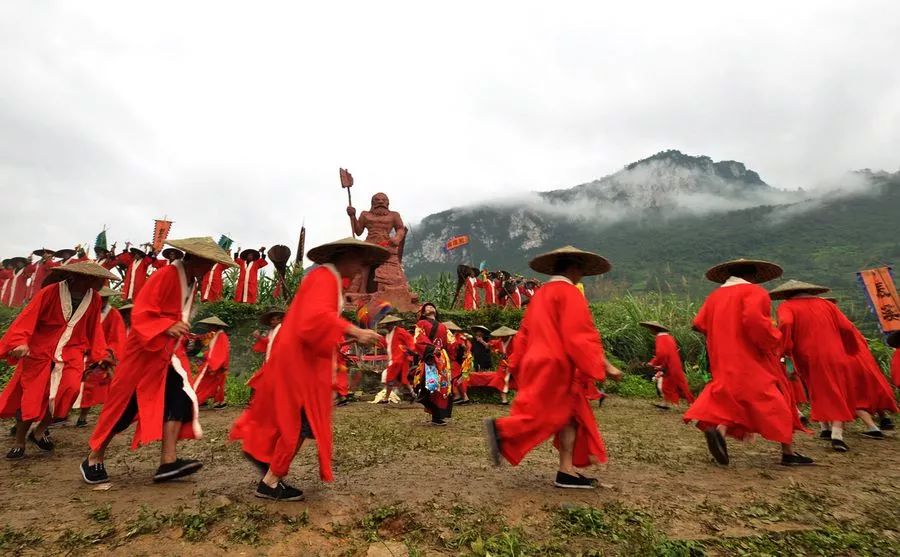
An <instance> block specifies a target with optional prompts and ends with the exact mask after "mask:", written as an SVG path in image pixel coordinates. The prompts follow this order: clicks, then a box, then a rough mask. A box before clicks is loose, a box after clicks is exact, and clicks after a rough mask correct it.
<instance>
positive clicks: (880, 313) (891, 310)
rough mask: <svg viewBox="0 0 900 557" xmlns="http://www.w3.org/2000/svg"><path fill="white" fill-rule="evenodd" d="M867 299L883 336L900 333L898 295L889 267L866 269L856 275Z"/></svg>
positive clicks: (899, 303) (899, 296)
mask: <svg viewBox="0 0 900 557" xmlns="http://www.w3.org/2000/svg"><path fill="white" fill-rule="evenodd" d="M856 274H857V276H858V277H859V281H860V283H862V287H863V290H864V291H865V292H866V296H867V297H868V298H869V306H870V307H871V308H872V311H873V312H874V313H875V317H876V318H877V319H878V326H879V327H880V328H881V332H882V333H884V334H888V333H892V332H895V331H900V295H898V294H897V287H896V286H895V285H894V279H893V277H892V276H891V268H890V267H879V268H877V269H867V270H865V271H860V272H858V273H856Z"/></svg>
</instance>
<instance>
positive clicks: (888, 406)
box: [838, 310, 898, 414]
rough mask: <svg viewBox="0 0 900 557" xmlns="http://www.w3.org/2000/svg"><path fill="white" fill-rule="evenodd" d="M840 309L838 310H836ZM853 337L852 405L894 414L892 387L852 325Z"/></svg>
mask: <svg viewBox="0 0 900 557" xmlns="http://www.w3.org/2000/svg"><path fill="white" fill-rule="evenodd" d="M838 311H840V310H838ZM853 339H854V340H855V341H856V356H854V364H855V365H853V366H852V369H853V407H854V408H855V409H857V410H865V411H867V412H869V413H870V414H875V413H878V412H890V413H892V414H896V413H897V412H898V409H897V401H896V400H894V389H892V388H891V384H890V383H889V382H888V380H887V377H885V376H884V373H883V372H882V371H881V366H880V365H878V362H877V361H876V360H875V357H874V356H873V355H872V351H871V350H869V343H868V342H867V341H866V337H864V336H863V335H862V333H860V332H859V330H858V329H857V328H856V327H855V326H854V327H853Z"/></svg>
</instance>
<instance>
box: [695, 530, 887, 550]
mask: <svg viewBox="0 0 900 557" xmlns="http://www.w3.org/2000/svg"><path fill="white" fill-rule="evenodd" d="M704 545H705V546H706V547H707V548H709V549H714V550H718V551H722V552H724V553H725V554H727V555H736V556H741V557H744V556H750V555H801V556H802V555H898V554H900V540H898V538H897V536H886V535H884V533H883V532H879V531H876V530H869V529H864V528H859V527H858V526H855V525H851V524H836V525H830V526H826V527H825V528H820V529H816V530H809V531H805V532H785V533H771V534H767V535H764V536H749V537H744V538H730V539H729V538H726V539H722V540H715V541H709V542H704Z"/></svg>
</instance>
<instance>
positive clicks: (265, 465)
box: [243, 451, 269, 476]
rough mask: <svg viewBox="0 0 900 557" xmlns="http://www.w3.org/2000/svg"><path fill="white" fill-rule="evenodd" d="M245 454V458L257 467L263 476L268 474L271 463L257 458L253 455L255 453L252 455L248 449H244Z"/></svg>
mask: <svg viewBox="0 0 900 557" xmlns="http://www.w3.org/2000/svg"><path fill="white" fill-rule="evenodd" d="M243 454H244V458H246V459H247V462H249V463H250V464H252V465H253V467H254V468H256V469H257V471H259V473H260V474H262V475H263V476H265V475H266V473H267V472H268V471H269V463H268V462H263V461H261V460H257V459H256V458H254V457H253V455H251V454H250V453H248V452H246V451H244V452H243Z"/></svg>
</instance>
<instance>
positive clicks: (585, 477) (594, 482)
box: [578, 472, 600, 487]
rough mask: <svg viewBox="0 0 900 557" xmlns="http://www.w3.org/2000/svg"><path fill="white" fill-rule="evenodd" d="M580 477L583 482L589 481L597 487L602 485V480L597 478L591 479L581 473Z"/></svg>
mask: <svg viewBox="0 0 900 557" xmlns="http://www.w3.org/2000/svg"><path fill="white" fill-rule="evenodd" d="M578 477H579V478H581V479H582V480H587V481H589V482H591V483H592V484H593V485H594V486H595V487H596V486H598V485H600V480H598V479H597V478H589V477H587V476H585V475H584V474H582V473H581V472H579V473H578Z"/></svg>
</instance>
